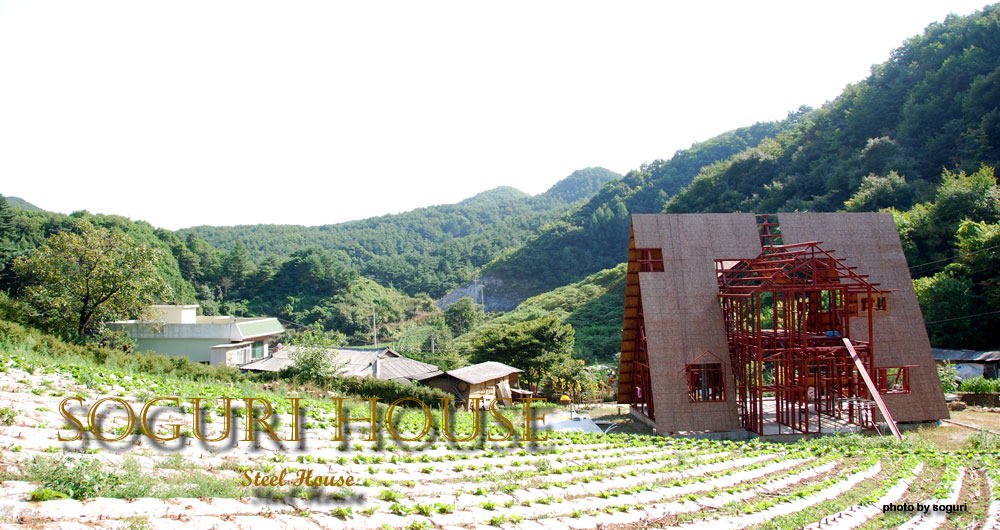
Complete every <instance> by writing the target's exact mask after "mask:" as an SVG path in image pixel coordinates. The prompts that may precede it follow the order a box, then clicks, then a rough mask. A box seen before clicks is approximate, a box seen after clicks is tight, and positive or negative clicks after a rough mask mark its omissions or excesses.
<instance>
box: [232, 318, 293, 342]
mask: <svg viewBox="0 0 1000 530" xmlns="http://www.w3.org/2000/svg"><path fill="white" fill-rule="evenodd" d="M236 327H237V328H239V330H240V335H241V337H240V338H241V339H249V338H251V337H260V336H262V335H276V334H279V333H284V332H285V328H283V327H282V326H281V323H280V322H278V319H276V318H262V319H260V320H251V321H249V322H237V323H236Z"/></svg>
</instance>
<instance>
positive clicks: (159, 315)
mask: <svg viewBox="0 0 1000 530" xmlns="http://www.w3.org/2000/svg"><path fill="white" fill-rule="evenodd" d="M150 314H151V316H150V317H149V320H123V321H119V322H110V323H108V327H109V328H111V329H113V330H121V331H125V332H126V333H128V335H129V337H131V338H132V339H133V340H135V342H136V351H154V352H157V353H162V354H163V355H169V356H171V357H187V358H188V359H191V360H192V361H195V362H200V363H205V364H211V365H212V366H218V365H228V366H240V365H242V364H246V363H248V362H251V361H253V360H255V359H262V358H264V357H267V356H268V355H269V349H270V345H271V343H272V342H273V341H274V339H275V338H276V337H277V336H278V335H281V334H282V333H284V332H285V328H284V327H282V325H281V323H280V322H278V319H276V318H236V317H231V316H199V315H198V306H197V305H154V306H151V307H150Z"/></svg>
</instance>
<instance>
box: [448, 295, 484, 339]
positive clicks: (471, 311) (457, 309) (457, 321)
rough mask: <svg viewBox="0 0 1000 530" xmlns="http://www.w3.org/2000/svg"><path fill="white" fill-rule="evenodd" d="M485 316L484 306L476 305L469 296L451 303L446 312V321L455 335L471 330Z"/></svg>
mask: <svg viewBox="0 0 1000 530" xmlns="http://www.w3.org/2000/svg"><path fill="white" fill-rule="evenodd" d="M483 318H484V315H483V306H481V305H476V303H475V302H473V301H472V298H469V297H468V296H466V297H463V298H460V299H459V300H458V301H457V302H455V303H453V304H451V305H449V306H448V309H446V310H445V312H444V321H445V323H447V324H448V328H450V329H451V332H452V334H453V335H455V336H458V335H462V334H463V333H467V332H469V331H471V330H472V329H473V328H475V327H476V326H477V325H479V323H480V322H482V321H483Z"/></svg>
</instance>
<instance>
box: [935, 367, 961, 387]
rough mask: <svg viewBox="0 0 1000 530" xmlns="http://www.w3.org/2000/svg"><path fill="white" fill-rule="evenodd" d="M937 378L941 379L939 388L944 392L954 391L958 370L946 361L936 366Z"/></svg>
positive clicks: (956, 384) (956, 385)
mask: <svg viewBox="0 0 1000 530" xmlns="http://www.w3.org/2000/svg"><path fill="white" fill-rule="evenodd" d="M937 373H938V379H940V380H941V390H942V391H944V392H955V391H957V390H958V371H957V370H955V365H953V364H951V363H949V362H946V363H944V364H939V365H938V367H937Z"/></svg>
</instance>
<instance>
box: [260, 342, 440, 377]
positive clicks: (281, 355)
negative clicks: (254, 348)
mask: <svg viewBox="0 0 1000 530" xmlns="http://www.w3.org/2000/svg"><path fill="white" fill-rule="evenodd" d="M294 351H295V346H287V347H284V348H281V349H279V350H277V351H275V352H274V353H273V355H271V356H268V357H265V358H263V359H258V360H255V361H253V362H250V363H247V364H244V365H242V366H240V369H241V370H244V371H248V372H277V371H280V370H281V369H282V368H285V367H286V366H292V365H294V364H295V361H294V359H292V358H291V357H290V355H292V354H293V353H294ZM329 354H330V355H331V356H334V357H335V362H337V363H340V364H343V367H342V368H341V371H340V374H341V375H346V376H357V377H373V378H375V379H388V380H392V381H399V382H415V381H423V380H425V379H428V378H431V377H434V376H437V375H440V374H442V372H441V370H439V369H438V367H437V366H434V365H432V364H427V363H422V362H420V361H416V360H413V359H410V358H409V357H404V356H403V355H401V354H399V353H397V352H395V351H393V350H392V349H390V348H383V349H380V350H363V349H351V348H339V349H331V350H329Z"/></svg>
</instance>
